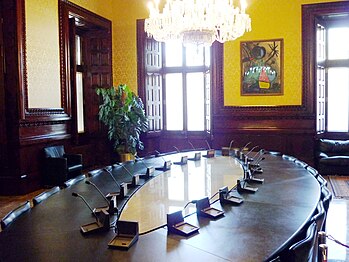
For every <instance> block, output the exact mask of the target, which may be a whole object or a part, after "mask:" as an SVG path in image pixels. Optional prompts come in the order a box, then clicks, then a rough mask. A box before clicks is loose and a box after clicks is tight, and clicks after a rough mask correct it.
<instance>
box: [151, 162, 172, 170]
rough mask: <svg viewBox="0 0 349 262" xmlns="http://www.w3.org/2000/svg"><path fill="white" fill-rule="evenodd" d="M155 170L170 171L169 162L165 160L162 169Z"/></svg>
mask: <svg viewBox="0 0 349 262" xmlns="http://www.w3.org/2000/svg"><path fill="white" fill-rule="evenodd" d="M155 169H156V170H162V171H167V170H170V169H171V160H167V161H165V162H164V166H162V167H156V168H155Z"/></svg>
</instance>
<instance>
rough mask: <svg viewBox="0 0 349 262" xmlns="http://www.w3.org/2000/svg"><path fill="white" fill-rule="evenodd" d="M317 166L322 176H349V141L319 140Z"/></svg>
mask: <svg viewBox="0 0 349 262" xmlns="http://www.w3.org/2000/svg"><path fill="white" fill-rule="evenodd" d="M315 157H316V165H317V169H318V171H319V173H320V174H322V175H347V174H348V171H349V140H332V139H319V140H318V141H317V148H316V156H315Z"/></svg>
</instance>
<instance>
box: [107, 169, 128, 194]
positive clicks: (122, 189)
mask: <svg viewBox="0 0 349 262" xmlns="http://www.w3.org/2000/svg"><path fill="white" fill-rule="evenodd" d="M103 170H104V171H106V172H107V173H108V174H109V175H110V176H111V178H112V179H113V181H114V182H115V184H116V185H117V186H118V188H119V189H120V192H119V193H116V192H113V193H109V194H107V198H109V197H119V198H121V199H123V198H124V197H125V196H126V194H127V184H126V183H121V184H119V183H118V181H117V180H116V179H115V177H114V176H113V174H112V173H111V172H110V171H109V169H108V168H103Z"/></svg>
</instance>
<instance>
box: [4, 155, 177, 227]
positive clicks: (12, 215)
mask: <svg viewBox="0 0 349 262" xmlns="http://www.w3.org/2000/svg"><path fill="white" fill-rule="evenodd" d="M171 153H176V152H168V153H164V154H157V155H149V156H147V157H145V158H154V157H155V156H164V155H166V154H171ZM98 173H99V169H96V170H94V171H91V172H88V173H87V174H86V175H84V174H81V175H79V176H77V177H74V178H71V179H69V180H67V181H65V182H64V183H63V184H62V185H61V186H55V187H52V188H51V189H49V190H46V191H44V192H42V193H41V194H39V195H37V196H35V197H34V198H33V199H32V200H27V201H26V202H25V203H23V204H21V205H19V206H18V207H16V208H15V209H14V210H12V211H10V212H9V213H8V214H7V215H5V216H4V217H3V218H2V219H1V221H0V225H1V227H0V228H1V230H2V231H3V230H5V228H7V227H8V226H9V225H10V224H11V223H12V222H13V221H14V220H16V219H17V218H18V217H19V216H20V215H22V214H23V213H25V212H27V211H28V210H30V208H32V207H35V206H36V205H38V204H39V203H41V202H42V201H43V200H45V199H47V198H48V197H50V196H52V195H54V194H56V193H57V192H59V191H60V190H61V189H63V188H67V187H70V186H71V185H73V184H75V183H77V182H79V181H81V180H83V179H85V178H86V177H90V176H93V175H94V174H98Z"/></svg>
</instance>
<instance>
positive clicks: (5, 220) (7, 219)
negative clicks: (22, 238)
mask: <svg viewBox="0 0 349 262" xmlns="http://www.w3.org/2000/svg"><path fill="white" fill-rule="evenodd" d="M29 209H30V202H29V201H26V202H25V203H24V204H22V205H20V206H18V207H17V208H16V209H14V210H12V211H11V212H10V213H8V214H7V215H6V216H5V217H4V218H3V219H2V220H1V229H2V230H4V229H5V228H7V227H8V226H9V225H10V224H11V223H12V222H13V221H14V220H16V219H17V218H18V217H19V216H20V215H21V214H23V213H24V212H26V211H28V210H29Z"/></svg>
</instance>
